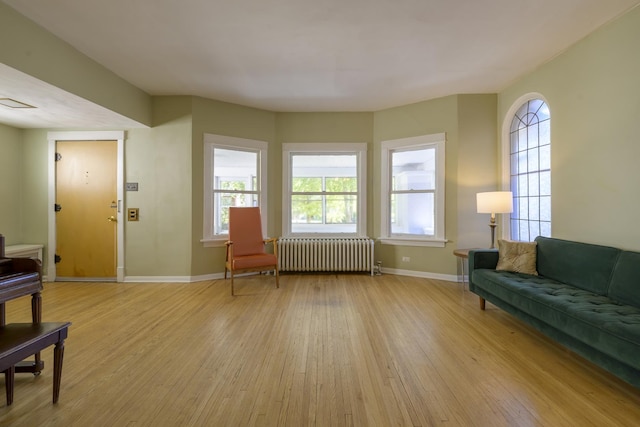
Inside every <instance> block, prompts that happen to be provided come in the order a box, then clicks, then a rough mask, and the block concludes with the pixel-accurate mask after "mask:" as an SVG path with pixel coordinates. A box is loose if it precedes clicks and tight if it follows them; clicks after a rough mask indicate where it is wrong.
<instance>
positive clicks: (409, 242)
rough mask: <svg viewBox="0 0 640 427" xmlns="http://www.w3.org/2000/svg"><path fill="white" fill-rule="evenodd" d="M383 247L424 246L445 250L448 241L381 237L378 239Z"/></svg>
mask: <svg viewBox="0 0 640 427" xmlns="http://www.w3.org/2000/svg"><path fill="white" fill-rule="evenodd" d="M378 241H380V243H382V244H383V245H396V246H423V247H430V248H444V247H445V245H446V244H447V242H448V240H446V239H420V240H419V239H402V238H397V237H380V238H379V239H378Z"/></svg>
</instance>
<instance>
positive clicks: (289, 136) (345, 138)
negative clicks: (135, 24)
mask: <svg viewBox="0 0 640 427" xmlns="http://www.w3.org/2000/svg"><path fill="white" fill-rule="evenodd" d="M276 123H277V125H276V126H277V129H276V132H277V135H276V139H277V141H278V145H279V146H280V151H282V144H287V143H340V142H342V143H366V144H367V184H366V188H367V217H368V218H367V224H368V228H367V233H368V235H369V236H372V235H373V234H372V233H373V228H372V226H371V222H372V220H371V218H372V212H373V211H374V205H373V200H372V198H371V196H370V195H371V192H372V189H373V180H372V176H373V175H372V171H371V162H372V160H373V145H372V143H373V113H367V112H342V113H341V112H336V113H278V114H277V121H276ZM279 160H280V162H279V163H277V164H274V165H273V166H272V165H271V164H270V165H269V166H272V167H273V169H275V170H277V173H278V174H279V176H280V178H279V187H278V189H279V191H278V192H279V193H282V153H280V155H279ZM279 207H280V209H279V214H278V216H277V221H278V228H277V229H278V235H281V233H282V198H280V204H279Z"/></svg>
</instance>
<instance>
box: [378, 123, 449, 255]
mask: <svg viewBox="0 0 640 427" xmlns="http://www.w3.org/2000/svg"><path fill="white" fill-rule="evenodd" d="M446 142H447V134H446V133H434V134H430V135H419V136H412V137H408V138H400V139H391V140H387V141H382V142H381V143H380V168H381V170H380V199H381V210H380V238H379V240H380V241H381V242H383V243H386V244H395V245H405V246H434V247H444V246H445V243H446V242H447V239H446V237H445V233H446V229H445V222H444V220H445V215H446V213H445V192H446V179H445V178H446V176H445V168H446V159H445V152H446V147H445V145H446ZM426 146H432V147H435V148H436V153H437V157H436V192H435V202H436V212H435V230H434V233H435V235H434V236H429V237H426V236H425V237H422V236H417V235H413V236H411V235H407V236H403V235H394V234H392V233H391V224H390V215H391V212H390V207H391V200H390V193H391V192H390V188H389V183H390V177H391V166H390V164H389V161H390V154H389V153H390V151H393V150H394V149H398V148H406V149H409V148H419V147H426ZM419 242H422V244H419Z"/></svg>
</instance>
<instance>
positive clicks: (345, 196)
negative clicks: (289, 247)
mask: <svg viewBox="0 0 640 427" xmlns="http://www.w3.org/2000/svg"><path fill="white" fill-rule="evenodd" d="M366 150H367V149H366V144H350V143H345V144H330V143H327V144H283V157H284V158H283V164H284V168H283V171H284V176H283V187H284V191H283V199H284V205H285V206H284V212H283V227H282V228H283V232H284V235H285V236H364V235H365V234H366V223H365V218H366V216H365V206H366V197H365V189H366V166H365V165H366V152H367V151H366Z"/></svg>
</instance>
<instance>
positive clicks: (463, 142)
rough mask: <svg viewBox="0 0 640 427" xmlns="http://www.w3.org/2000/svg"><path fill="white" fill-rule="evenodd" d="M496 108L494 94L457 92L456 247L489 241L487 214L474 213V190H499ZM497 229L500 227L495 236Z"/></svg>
mask: <svg viewBox="0 0 640 427" xmlns="http://www.w3.org/2000/svg"><path fill="white" fill-rule="evenodd" d="M497 111H498V97H497V95H496V94H489V95H459V96H458V154H457V158H458V180H457V185H456V188H457V193H458V198H457V209H456V213H457V222H456V225H457V233H458V236H457V241H455V242H453V245H454V246H455V247H458V248H478V247H489V245H490V243H491V232H490V228H489V225H488V224H489V219H490V215H489V214H478V213H477V210H476V193H478V192H481V191H495V190H499V188H498V182H499V175H498V173H497V170H498V163H497V159H498V148H497V142H498V128H497V125H496V123H497ZM499 220H500V218H498V221H499ZM499 232H500V227H499V228H498V230H496V238H498V237H499V236H500V234H499Z"/></svg>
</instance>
